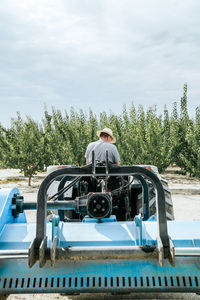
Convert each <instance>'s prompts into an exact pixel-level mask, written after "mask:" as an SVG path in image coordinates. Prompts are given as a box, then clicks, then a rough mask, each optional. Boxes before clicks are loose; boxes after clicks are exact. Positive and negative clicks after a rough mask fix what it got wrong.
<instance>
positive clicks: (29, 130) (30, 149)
mask: <svg viewBox="0 0 200 300" xmlns="http://www.w3.org/2000/svg"><path fill="white" fill-rule="evenodd" d="M3 142H4V143H5V144H4V146H3V152H4V163H5V166H6V167H10V168H19V169H20V170H21V171H23V172H24V176H27V177H28V185H29V186H30V185H31V178H32V176H33V175H34V174H36V172H38V171H43V169H44V155H43V154H44V140H43V132H42V128H41V127H40V126H39V125H38V123H37V122H35V121H33V120H32V119H31V118H30V117H27V119H26V121H23V120H22V118H21V116H20V114H19V113H18V114H17V118H16V119H12V121H11V127H10V129H8V130H6V129H5V130H4V140H3ZM1 144H2V143H1ZM5 146H6V147H5Z"/></svg>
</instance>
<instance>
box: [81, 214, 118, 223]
mask: <svg viewBox="0 0 200 300" xmlns="http://www.w3.org/2000/svg"><path fill="white" fill-rule="evenodd" d="M82 222H84V223H108V222H117V218H116V216H114V215H111V216H110V217H109V218H103V219H100V220H99V219H94V218H90V217H88V216H85V217H84V218H83V220H82Z"/></svg>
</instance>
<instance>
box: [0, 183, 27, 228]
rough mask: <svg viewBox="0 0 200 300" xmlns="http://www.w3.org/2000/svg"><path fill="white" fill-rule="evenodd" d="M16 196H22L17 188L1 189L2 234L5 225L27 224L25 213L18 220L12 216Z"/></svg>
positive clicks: (0, 224)
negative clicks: (13, 200) (12, 206)
mask: <svg viewBox="0 0 200 300" xmlns="http://www.w3.org/2000/svg"><path fill="white" fill-rule="evenodd" d="M14 194H19V195H20V192H19V190H18V189H17V188H13V189H5V188H3V189H0V232H1V230H2V229H3V227H4V225H5V224H8V223H25V222H26V216H25V213H22V214H20V216H19V217H18V218H16V219H15V218H14V217H13V216H12V211H11V205H12V198H13V196H14Z"/></svg>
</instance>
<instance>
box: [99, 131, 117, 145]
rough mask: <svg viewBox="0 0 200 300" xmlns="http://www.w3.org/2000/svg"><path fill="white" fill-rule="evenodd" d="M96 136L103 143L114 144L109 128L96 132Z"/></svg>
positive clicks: (114, 140)
mask: <svg viewBox="0 0 200 300" xmlns="http://www.w3.org/2000/svg"><path fill="white" fill-rule="evenodd" d="M97 136H98V137H99V138H100V139H102V140H103V141H105V142H108V143H115V142H116V139H115V137H114V136H113V133H112V130H111V129H110V128H104V129H103V130H99V131H97Z"/></svg>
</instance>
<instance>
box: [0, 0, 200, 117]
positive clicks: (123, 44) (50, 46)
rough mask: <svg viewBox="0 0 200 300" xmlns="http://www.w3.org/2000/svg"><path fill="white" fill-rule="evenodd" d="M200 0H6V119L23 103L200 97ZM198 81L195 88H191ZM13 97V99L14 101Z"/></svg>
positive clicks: (0, 95) (29, 106)
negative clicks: (186, 93) (184, 91)
mask: <svg viewBox="0 0 200 300" xmlns="http://www.w3.org/2000/svg"><path fill="white" fill-rule="evenodd" d="M199 11H200V3H199V1H197V0H194V1H187V0H185V1H184V0H182V1H180V0H178V1H175V0H168V1H167V0H164V1H158V0H141V1H136V0H135V1H131V0H124V1H121V0H109V1H106V0H101V1H100V0H96V1H92V0H73V1H69V0H67V1H66V0H65V1H64V0H51V1H50V0H48V1H47V0H43V1H39V0H29V1H26V0H20V1H14V0H12V1H11V0H8V1H6V0H2V1H1V5H0V19H1V27H0V40H1V48H0V87H1V88H0V104H1V112H2V116H1V119H0V120H1V122H5V123H6V122H7V120H8V119H9V118H10V116H11V115H13V114H14V113H15V111H16V110H21V111H22V113H24V114H27V113H28V114H32V116H33V117H34V118H38V117H40V116H41V115H42V107H43V103H44V102H46V103H47V104H48V106H49V107H51V105H54V106H55V107H58V108H63V109H65V108H68V107H69V106H70V105H71V106H74V107H75V108H77V109H79V108H85V109H87V108H88V107H89V106H90V107H91V108H92V109H94V110H95V111H96V112H98V111H99V110H102V109H108V110H109V109H112V110H113V111H114V112H117V113H119V112H120V110H121V108H122V104H123V103H129V102H130V101H132V100H133V101H134V103H135V104H136V105H138V104H141V103H142V104H143V105H144V106H145V107H147V106H148V105H153V104H157V106H158V108H159V109H163V107H164V104H168V105H169V106H170V105H171V104H172V103H173V102H174V101H177V100H178V99H179V98H180V96H181V94H182V87H183V84H184V83H185V82H188V84H189V95H190V98H191V99H190V101H191V106H193V107H195V106H197V105H198V104H199V79H200V78H199V67H200V63H199V50H200V49H199V47H200V37H199V27H200V20H199ZM190 89H191V91H190ZM6 104H9V105H6Z"/></svg>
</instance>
